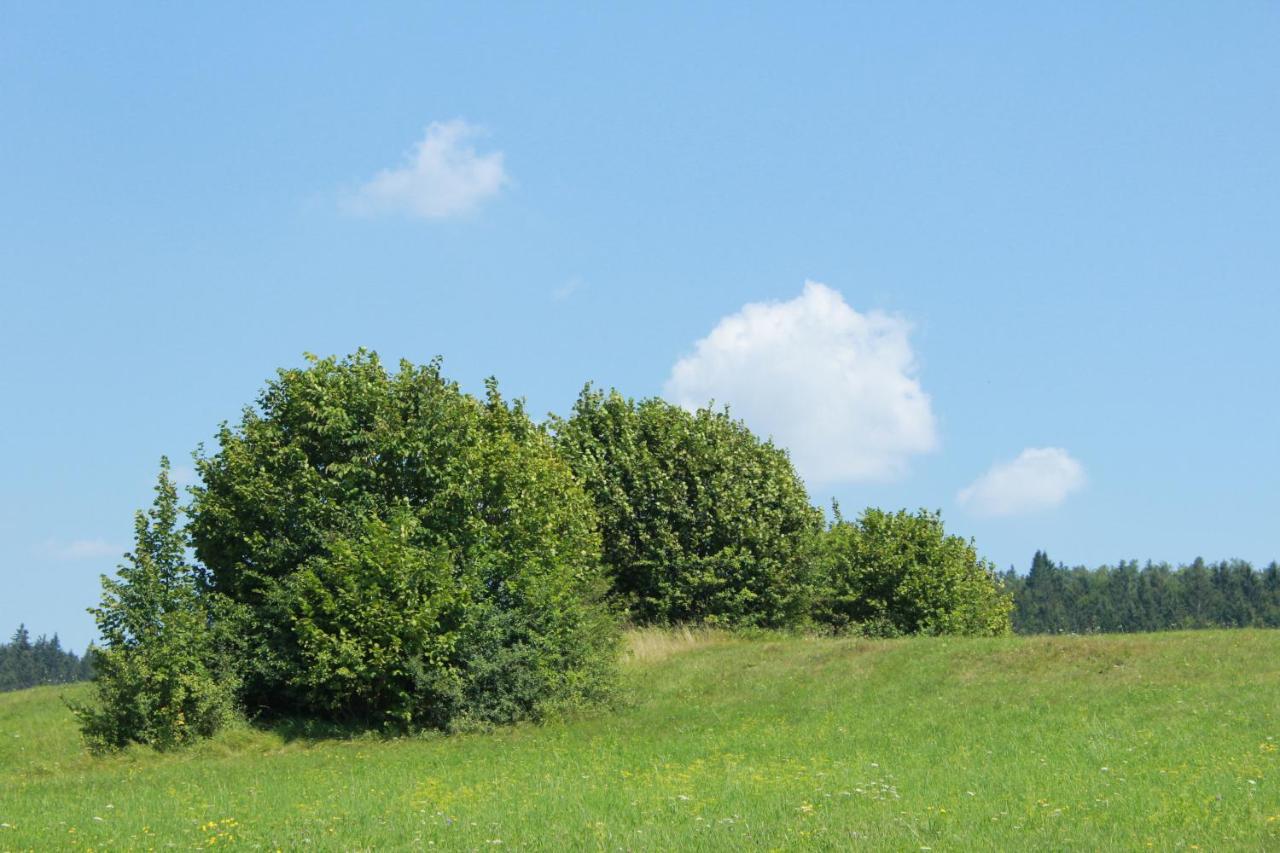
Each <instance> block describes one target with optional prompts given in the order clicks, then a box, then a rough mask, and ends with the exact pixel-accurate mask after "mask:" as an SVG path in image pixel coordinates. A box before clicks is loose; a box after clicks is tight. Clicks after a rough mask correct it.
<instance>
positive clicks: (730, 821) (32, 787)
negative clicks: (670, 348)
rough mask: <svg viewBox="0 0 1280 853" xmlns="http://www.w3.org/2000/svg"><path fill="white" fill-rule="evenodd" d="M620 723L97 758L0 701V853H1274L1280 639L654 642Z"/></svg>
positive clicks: (1278, 834)
mask: <svg viewBox="0 0 1280 853" xmlns="http://www.w3.org/2000/svg"><path fill="white" fill-rule="evenodd" d="M624 671H625V677H626V683H627V690H626V697H625V698H624V700H623V701H622V703H621V705H620V707H619V708H617V709H616V710H614V711H609V712H599V713H595V714H592V715H589V716H585V717H580V718H577V719H571V720H565V721H558V722H554V723H549V724H546V725H541V726H532V725H528V726H519V727H516V728H512V729H507V730H500V731H496V732H493V733H488V734H471V735H459V736H453V737H443V736H431V737H415V738H400V739H384V738H379V737H375V736H369V735H366V736H361V737H356V738H348V739H324V738H318V737H315V736H304V734H303V733H299V732H296V731H290V730H287V729H276V730H259V729H254V728H250V727H243V728H240V729H237V730H233V731H230V732H226V733H224V734H223V735H221V736H219V737H218V738H217V739H215V740H213V741H210V742H207V743H204V744H201V745H200V746H198V747H196V748H194V749H192V750H189V751H185V752H180V753H175V754H164V755H161V754H156V753H152V752H150V751H147V750H135V751H131V752H128V753H125V754H122V755H118V756H114V757H110V758H105V759H95V758H91V757H90V756H88V755H87V754H85V752H84V751H83V750H82V748H81V746H80V743H79V740H78V735H77V732H76V729H75V725H74V722H73V720H72V718H71V715H70V713H69V712H68V711H67V710H66V709H65V707H64V705H63V704H62V698H61V697H63V696H73V697H74V696H80V695H83V692H84V686H83V685H79V686H76V687H75V688H71V689H68V688H40V689H35V690H27V691H22V692H17V693H9V694H0V850H26V849H32V850H50V849H63V848H65V849H84V850H90V849H92V850H118V849H147V848H156V849H165V848H192V847H223V846H227V845H235V846H240V847H244V848H247V849H258V848H263V849H277V848H283V849H297V848H302V847H313V848H318V849H342V850H351V849H365V848H368V849H375V848H376V849H387V848H402V849H411V848H424V847H435V848H440V849H469V850H475V849H488V848H493V847H507V848H514V849H529V850H562V849H588V850H590V849H608V850H641V849H643V850H671V849H698V850H737V849H744V848H745V849H809V848H817V849H847V848H872V849H890V850H926V849H927V850H935V851H941V850H975V849H979V850H982V849H988V850H1011V849H1054V850H1067V849H1071V850H1097V849H1148V848H1150V849H1155V850H1184V849H1185V850H1194V849H1201V850H1264V849H1272V850H1274V849H1280V632H1275V631H1253V630H1243V631H1212V632H1211V631H1205V632H1194V633H1169V634H1158V635H1154V634H1153V635H1113V636H1089V637H1030V638H1027V637H1021V638H1019V637H1009V638H1000V639H945V638H918V639H903V640H887V641H869V640H830V639H807V638H800V637H796V638H790V637H788V638H776V637H764V638H754V639H747V638H741V637H732V636H727V635H721V634H714V633H689V632H641V633H635V634H632V635H631V636H630V637H629V651H628V655H627V661H626V664H625V667H624Z"/></svg>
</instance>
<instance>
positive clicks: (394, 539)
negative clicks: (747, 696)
mask: <svg viewBox="0 0 1280 853" xmlns="http://www.w3.org/2000/svg"><path fill="white" fill-rule="evenodd" d="M196 464H197V468H198V471H199V475H200V483H199V485H197V486H194V487H193V488H191V490H190V491H191V502H190V506H189V507H188V508H187V510H186V512H187V514H188V522H187V523H186V524H185V525H179V523H178V516H179V514H180V508H179V506H178V503H177V497H176V491H175V490H174V487H173V484H172V482H171V480H170V479H169V476H168V463H167V462H165V463H163V465H162V472H161V478H160V485H159V486H158V487H157V498H156V503H155V506H154V507H153V509H152V510H151V512H150V513H146V514H143V513H140V514H139V516H138V522H137V531H136V532H137V546H136V548H135V551H134V553H132V554H131V555H129V561H128V564H127V565H125V566H123V567H122V568H121V570H120V576H119V578H117V579H106V578H104V584H105V588H104V590H105V591H104V596H103V603H102V606H101V607H99V608H98V609H96V610H95V611H94V612H95V615H96V616H97V619H98V624H99V628H100V630H101V632H102V635H103V639H104V645H103V646H102V647H101V648H99V649H96V650H95V651H94V665H95V667H96V672H97V693H98V699H97V702H96V703H93V704H91V705H88V706H85V707H81V708H78V709H77V713H78V714H79V715H80V718H81V722H82V728H83V730H84V732H85V735H86V738H87V740H88V741H89V743H90V745H91V746H94V747H95V748H99V749H107V748H114V747H118V746H122V745H125V744H127V743H129V742H141V743H146V744H150V745H152V746H156V747H158V748H167V747H171V746H177V745H180V744H182V743H186V742H188V741H190V740H192V739H195V738H197V737H201V736H205V735H208V734H210V733H211V732H213V731H215V730H216V729H217V728H218V727H219V726H221V725H223V724H224V723H225V722H226V721H227V720H228V719H230V718H231V716H232V715H233V714H234V713H235V711H236V710H237V709H239V710H242V711H245V712H248V713H249V714H251V715H254V716H259V717H291V718H301V719H306V720H326V721H335V722H340V723H355V724H361V725H373V726H380V727H385V728H391V729H394V730H413V729H417V728H423V727H431V728H440V729H457V728H459V727H472V726H477V725H488V724H494V723H507V722H513V721H516V720H524V719H538V718H540V717H542V716H545V715H546V714H548V713H550V712H552V711H554V710H557V709H562V708H569V707H577V706H581V705H586V704H590V703H595V702H599V701H601V700H602V699H604V698H606V697H607V696H608V695H609V693H610V691H611V689H612V687H613V684H614V677H615V674H616V673H615V668H616V662H617V651H618V640H619V636H620V634H619V625H620V617H621V616H622V615H623V614H625V615H626V616H627V617H628V618H630V619H631V620H632V621H634V622H636V623H641V624H673V623H687V622H701V623H710V624H723V625H730V626H742V627H746V626H759V627H769V628H775V627H796V626H805V625H815V624H816V625H821V626H826V627H827V628H829V629H832V630H837V631H861V632H864V633H867V632H870V633H883V634H890V633H894V634H896V633H914V632H929V633H961V634H981V633H995V632H999V631H1002V630H1007V627H1008V601H1007V596H1005V595H1004V593H1003V592H1002V591H1001V586H1000V584H999V581H998V579H997V578H996V577H995V576H994V574H993V573H992V572H991V571H990V567H989V566H988V565H987V564H986V563H984V562H983V561H981V560H979V559H978V558H977V556H976V554H975V553H974V551H973V548H972V545H971V544H968V543H965V542H963V541H962V540H960V539H958V538H957V537H954V536H952V537H948V536H945V535H944V534H943V531H942V524H941V520H940V519H938V517H937V516H936V515H932V514H928V513H921V514H919V515H911V514H908V513H905V512H903V513H898V514H896V515H889V514H885V513H880V512H879V511H876V510H870V511H868V512H867V514H865V515H864V516H863V517H862V518H861V519H860V520H859V521H858V522H857V523H856V524H850V523H847V522H845V521H843V520H842V519H839V518H837V520H836V523H835V524H834V525H832V526H830V527H829V528H826V527H824V524H823V520H822V514H821V512H819V511H818V510H817V509H815V508H814V507H813V506H812V505H811V504H810V502H809V498H808V495H807V493H806V492H805V488H804V485H803V483H802V482H801V480H800V478H799V477H798V476H797V474H796V472H795V470H794V468H793V466H792V464H791V461H790V459H789V457H788V455H787V453H786V451H785V450H783V449H781V448H779V447H776V446H775V445H773V444H772V443H771V442H770V441H762V440H761V439H759V438H757V437H756V436H754V435H753V434H752V433H751V432H750V431H749V430H748V429H747V428H746V426H745V425H744V424H742V422H740V421H737V420H735V419H733V418H732V417H730V415H729V413H728V412H727V411H714V410H711V409H703V410H700V411H697V412H687V411H685V410H683V409H681V408H679V407H676V406H673V405H671V404H669V403H666V402H663V401H661V400H657V399H648V400H642V401H639V402H636V401H634V400H631V399H628V398H625V397H623V396H622V395H620V394H618V393H617V392H616V391H614V392H610V393H608V394H605V393H603V392H601V391H598V390H593V389H592V388H591V387H590V386H588V387H587V388H586V389H585V390H584V391H583V393H582V395H581V396H580V397H579V399H578V401H577V403H576V405H575V406H574V408H573V411H572V413H571V415H570V416H569V417H568V418H565V419H560V418H552V419H551V421H550V422H549V423H548V424H547V425H546V426H544V427H540V426H538V425H536V424H534V423H533V421H532V420H531V419H530V418H529V417H528V415H527V414H526V412H525V411H524V408H523V405H522V404H521V403H519V402H516V403H509V402H507V401H505V400H503V398H502V397H501V395H500V394H499V392H498V389H497V386H496V383H494V382H493V381H490V382H489V383H488V384H487V393H486V395H485V397H484V398H483V399H479V398H476V397H473V396H471V395H469V394H466V393H464V392H463V391H462V390H461V389H460V388H459V387H458V385H457V384H456V383H454V382H451V381H449V380H447V379H445V378H444V377H443V376H442V375H441V372H440V365H439V363H438V361H437V362H432V363H430V364H427V365H423V366H415V365H413V364H410V363H408V362H401V364H400V365H399V369H398V370H396V371H389V370H388V369H387V368H386V367H385V366H384V365H383V364H382V363H381V362H380V361H379V359H378V358H377V356H376V355H374V354H372V353H368V352H365V351H360V352H357V353H356V354H354V355H352V356H349V357H347V358H344V359H337V358H326V359H317V358H310V359H309V364H308V365H307V366H306V367H303V368H299V369H290V370H281V371H279V372H278V374H277V376H276V378H275V379H274V380H273V381H271V382H270V383H268V385H267V387H266V388H265V390H264V391H263V392H262V394H261V395H260V397H259V398H258V400H257V403H256V405H254V406H250V407H247V408H246V409H245V410H244V412H243V415H242V417H241V418H240V420H239V422H238V423H236V424H234V425H232V424H223V425H222V427H221V428H220V430H219V432H218V437H217V447H216V449H215V450H214V451H213V452H211V453H205V452H204V451H203V450H201V451H200V452H198V453H197V454H196ZM188 546H190V547H191V548H192V549H194V554H195V558H196V559H195V560H194V561H189V560H188Z"/></svg>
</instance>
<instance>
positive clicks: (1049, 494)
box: [956, 447, 1085, 516]
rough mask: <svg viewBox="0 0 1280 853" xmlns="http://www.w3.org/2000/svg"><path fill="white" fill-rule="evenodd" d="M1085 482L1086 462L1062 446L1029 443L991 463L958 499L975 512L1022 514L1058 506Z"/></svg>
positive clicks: (962, 491) (983, 513)
mask: <svg viewBox="0 0 1280 853" xmlns="http://www.w3.org/2000/svg"><path fill="white" fill-rule="evenodd" d="M1084 482H1085V476H1084V466H1082V465H1081V464H1080V463H1079V462H1077V461H1076V460H1075V459H1073V458H1071V454H1069V453H1067V451H1065V450H1063V449H1062V448H1061V447H1028V448H1027V449H1026V450H1024V451H1022V452H1021V453H1019V454H1018V458H1017V459H1014V460H1011V461H1009V462H999V463H997V464H995V465H992V466H991V468H990V469H989V470H988V471H987V473H985V474H983V475H982V476H981V477H979V478H978V479H977V480H975V481H974V482H973V483H972V484H971V485H969V486H967V487H966V488H964V489H961V490H960V493H959V494H958V495H957V496H956V500H957V501H959V503H960V505H961V506H963V507H965V508H966V509H968V510H969V511H971V512H973V513H975V514H976V515H988V516H998V515H1019V514H1022V513H1028V512H1036V511H1037V510H1042V509H1050V508H1052V507H1055V506H1058V505H1059V504H1061V503H1062V502H1063V501H1065V500H1066V499H1067V496H1068V495H1070V494H1071V493H1072V492H1076V491H1079V490H1080V489H1081V488H1082V487H1083V486H1084Z"/></svg>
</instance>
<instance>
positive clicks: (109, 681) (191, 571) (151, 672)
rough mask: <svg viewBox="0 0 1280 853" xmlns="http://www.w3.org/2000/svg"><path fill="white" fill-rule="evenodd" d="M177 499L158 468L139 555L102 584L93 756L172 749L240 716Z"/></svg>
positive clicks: (94, 650) (139, 533)
mask: <svg viewBox="0 0 1280 853" xmlns="http://www.w3.org/2000/svg"><path fill="white" fill-rule="evenodd" d="M178 515H179V508H178V495H177V491H176V489H175V488H174V485H173V481H172V480H171V479H170V477H169V462H168V460H167V459H162V460H161V470H160V477H159V481H158V482H157V484H156V498H155V503H154V505H153V506H152V508H151V510H150V511H148V512H146V513H143V512H139V513H138V514H137V517H136V519H135V524H134V533H135V543H134V550H133V552H132V553H131V554H128V555H127V557H126V559H127V563H126V564H125V565H123V566H121V567H120V570H119V574H118V577H117V578H115V579H112V578H108V577H103V579H102V583H103V596H102V603H101V604H100V605H99V606H98V607H97V608H95V609H93V611H92V613H93V614H94V617H95V619H96V620H97V623H98V630H99V632H100V633H101V635H102V640H103V644H102V645H101V646H100V647H91V649H90V656H91V658H92V661H93V668H94V672H95V677H94V689H95V700H94V701H93V702H91V703H89V704H85V705H79V706H75V711H76V714H77V716H79V718H80V724H81V730H82V732H83V733H84V736H85V740H86V742H87V743H88V744H89V746H90V748H91V749H94V750H96V751H102V750H108V749H115V748H119V747H122V746H125V745H127V744H128V743H131V742H136V743H144V744H149V745H151V746H154V747H156V748H157V749H168V748H171V747H174V746H179V745H181V744H184V743H189V742H191V741H193V740H196V739H198V738H201V737H207V736H209V735H211V734H213V733H214V732H215V731H217V730H218V729H219V728H220V727H221V726H222V725H223V724H225V723H226V722H227V721H228V720H229V719H230V718H231V717H232V716H233V714H234V712H235V691H236V685H237V682H236V677H235V674H234V669H233V667H232V665H231V663H232V661H231V658H230V657H229V656H228V655H227V654H225V653H224V652H223V651H222V650H221V649H220V648H219V643H218V642H217V638H216V635H215V629H214V627H213V622H214V620H213V617H214V616H215V615H217V614H216V613H215V612H214V610H213V607H214V601H215V599H212V598H210V597H207V596H202V595H201V588H200V580H199V577H198V575H197V572H196V569H195V568H194V567H193V566H192V565H191V564H190V563H188V562H187V560H186V544H187V543H186V537H185V535H184V534H183V532H182V531H181V529H180V528H179V526H178Z"/></svg>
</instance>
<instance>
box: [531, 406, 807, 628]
mask: <svg viewBox="0 0 1280 853" xmlns="http://www.w3.org/2000/svg"><path fill="white" fill-rule="evenodd" d="M554 430H555V435H556V446H557V447H558V448H559V450H560V452H561V454H562V455H563V456H564V458H565V459H566V460H568V462H569V465H570V466H571V467H572V468H573V471H574V473H575V474H576V475H577V476H578V478H579V480H581V482H582V484H583V486H584V487H585V488H586V491H587V494H588V495H589V496H590V497H591V499H592V501H594V503H595V508H596V512H597V513H598V515H599V518H600V531H601V535H602V537H603V539H604V543H605V544H604V559H605V563H606V564H607V565H608V567H609V570H610V573H611V575H612V580H613V589H614V591H615V593H617V594H618V595H619V596H620V597H621V598H622V600H623V601H624V603H625V604H626V606H627V607H628V610H629V612H630V614H631V618H632V619H634V620H635V621H637V622H641V623H676V622H707V623H719V624H726V625H756V626H764V627H778V626H786V625H795V624H797V623H799V622H801V621H803V619H804V616H805V610H806V608H807V606H808V597H809V596H808V592H809V587H810V581H811V578H810V574H811V570H812V565H813V562H814V556H815V554H816V546H817V543H818V536H819V534H820V533H821V530H822V513H821V512H819V511H818V510H817V509H815V508H814V507H813V506H812V505H811V504H810V502H809V496H808V494H807V493H806V492H805V488H804V484H803V483H802V482H801V481H800V478H799V477H798V476H797V475H796V472H795V469H794V468H793V467H792V465H791V461H790V459H789V458H788V457H787V454H786V452H785V451H784V450H782V449H781V448H778V447H776V446H774V445H773V444H772V443H771V442H768V441H761V440H760V439H759V438H757V437H756V436H754V435H753V434H752V433H751V432H750V430H748V429H747V428H746V426H745V425H744V424H743V423H742V422H741V421H736V420H734V419H732V418H731V417H730V416H729V414H728V413H727V412H724V411H718V412H717V411H712V410H710V409H702V410H699V411H697V412H693V413H690V412H687V411H685V410H684V409H682V408H680V407H678V406H674V405H672V404H670V403H667V402H665V401H663V400H659V399H647V400H642V401H640V402H636V401H634V400H631V399H628V398H626V397H623V396H622V395H621V394H619V393H618V392H617V391H613V392H611V393H609V394H605V393H603V392H602V391H599V390H594V389H592V388H591V387H590V386H588V387H587V388H585V389H584V390H583V392H582V394H581V396H579V398H578V401H577V403H576V404H575V405H574V407H573V413H572V415H571V416H570V417H569V418H568V419H567V420H562V421H557V422H556V423H555V424H554Z"/></svg>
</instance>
